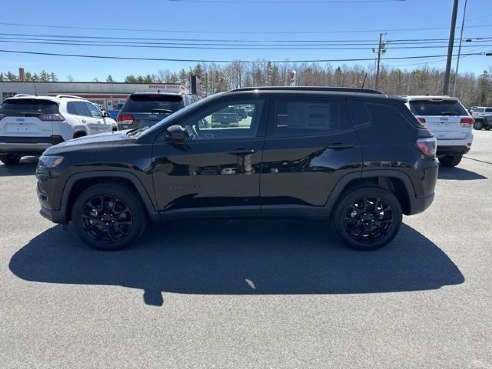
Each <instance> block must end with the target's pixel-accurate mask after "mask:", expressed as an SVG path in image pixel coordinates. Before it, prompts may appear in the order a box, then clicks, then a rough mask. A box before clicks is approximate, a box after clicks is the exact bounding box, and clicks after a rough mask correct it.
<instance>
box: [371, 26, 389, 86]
mask: <svg viewBox="0 0 492 369" xmlns="http://www.w3.org/2000/svg"><path fill="white" fill-rule="evenodd" d="M372 51H373V52H374V51H375V50H374V49H372ZM385 52H386V45H385V44H384V43H383V34H382V33H380V34H379V44H378V61H377V63H376V83H375V85H374V89H375V90H378V88H379V66H380V64H381V53H383V54H384V53H385Z"/></svg>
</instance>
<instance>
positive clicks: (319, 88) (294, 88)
mask: <svg viewBox="0 0 492 369" xmlns="http://www.w3.org/2000/svg"><path fill="white" fill-rule="evenodd" d="M255 90H277V91H289V90H290V91H332V92H359V93H366V94H379V95H383V93H382V92H380V91H376V90H373V89H370V88H353V87H328V86H262V87H244V88H238V89H235V90H233V91H255Z"/></svg>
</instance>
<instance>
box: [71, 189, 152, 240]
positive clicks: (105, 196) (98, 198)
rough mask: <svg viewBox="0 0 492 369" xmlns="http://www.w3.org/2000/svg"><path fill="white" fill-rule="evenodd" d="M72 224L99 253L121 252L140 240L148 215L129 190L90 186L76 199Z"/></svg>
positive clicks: (82, 237)
mask: <svg viewBox="0 0 492 369" xmlns="http://www.w3.org/2000/svg"><path fill="white" fill-rule="evenodd" d="M72 221H73V224H74V226H75V229H76V231H77V234H78V235H79V237H80V238H81V239H82V240H83V241H84V242H85V243H87V244H88V245H90V246H92V247H94V248H96V249H99V250H118V249H122V248H124V247H126V246H128V245H130V244H131V243H132V242H134V241H136V240H137V239H138V238H140V237H141V235H142V234H143V231H144V229H145V226H146V215H145V211H144V208H143V206H142V203H141V202H140V199H139V198H138V197H137V196H136V195H134V194H133V193H132V192H131V189H130V188H129V187H126V186H123V185H120V184H114V183H111V184H110V183H104V184H98V185H94V186H92V187H89V188H88V189H87V190H85V191H84V192H82V193H81V194H80V195H79V197H78V198H77V199H76V200H75V203H74V205H73V208H72Z"/></svg>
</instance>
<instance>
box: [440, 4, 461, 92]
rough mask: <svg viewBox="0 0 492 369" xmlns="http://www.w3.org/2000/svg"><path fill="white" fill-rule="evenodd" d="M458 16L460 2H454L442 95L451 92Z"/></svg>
mask: <svg viewBox="0 0 492 369" xmlns="http://www.w3.org/2000/svg"><path fill="white" fill-rule="evenodd" d="M457 14H458V0H454V5H453V14H452V16H451V29H450V30H449V44H448V60H447V62H446V72H445V73H444V85H443V88H442V94H443V95H447V94H448V90H449V75H450V74H451V59H452V56H453V44H454V29H455V28H456V15H457Z"/></svg>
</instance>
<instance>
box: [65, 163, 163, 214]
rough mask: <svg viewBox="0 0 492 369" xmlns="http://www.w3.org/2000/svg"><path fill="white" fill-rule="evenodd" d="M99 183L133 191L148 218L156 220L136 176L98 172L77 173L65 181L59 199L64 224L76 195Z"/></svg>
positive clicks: (153, 207) (116, 172)
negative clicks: (116, 184)
mask: <svg viewBox="0 0 492 369" xmlns="http://www.w3.org/2000/svg"><path fill="white" fill-rule="evenodd" d="M101 183H119V184H122V185H125V186H127V187H128V188H129V189H131V190H133V191H135V194H136V195H137V197H138V198H139V199H140V201H141V202H142V205H143V207H144V209H145V211H146V213H147V214H148V216H149V217H150V218H151V219H156V218H158V213H157V211H156V208H155V204H154V203H153V202H152V200H151V198H150V196H149V194H148V192H147V191H146V189H145V186H144V185H143V184H142V182H140V180H138V178H137V177H136V176H134V175H133V174H131V173H125V172H118V171H100V172H87V173H77V174H74V175H73V176H71V177H70V178H69V179H68V180H67V183H66V184H65V187H64V190H63V195H62V199H61V209H63V210H64V211H63V212H64V214H65V221H66V223H68V222H69V221H70V220H71V214H72V207H73V204H74V202H75V200H76V199H77V197H78V195H80V194H81V193H82V192H83V191H84V190H85V189H87V188H89V187H91V186H93V185H96V184H101Z"/></svg>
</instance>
